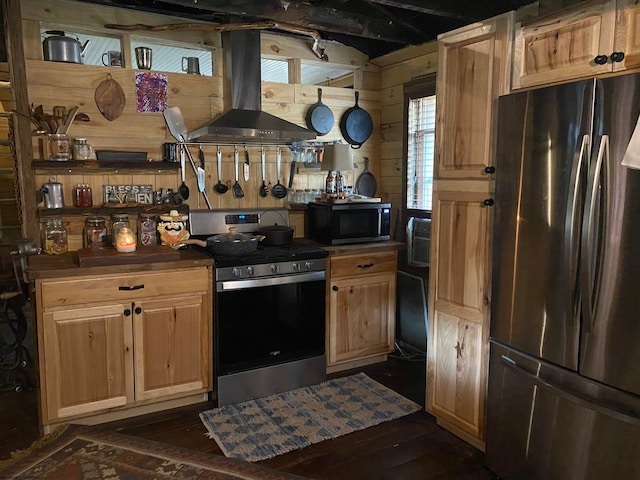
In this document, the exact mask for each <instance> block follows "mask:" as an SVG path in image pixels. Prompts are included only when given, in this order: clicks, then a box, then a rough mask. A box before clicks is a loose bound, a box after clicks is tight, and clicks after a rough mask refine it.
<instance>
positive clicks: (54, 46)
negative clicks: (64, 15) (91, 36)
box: [42, 30, 91, 63]
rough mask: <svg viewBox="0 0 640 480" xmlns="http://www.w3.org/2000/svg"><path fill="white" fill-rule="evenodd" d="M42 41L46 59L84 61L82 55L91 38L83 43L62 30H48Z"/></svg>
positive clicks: (69, 61) (68, 61)
mask: <svg viewBox="0 0 640 480" xmlns="http://www.w3.org/2000/svg"><path fill="white" fill-rule="evenodd" d="M45 33H46V34H47V35H51V36H50V37H47V38H45V39H44V40H43V42H42V51H43V53H44V59H45V60H48V61H50V62H67V63H83V61H82V57H83V55H84V52H85V50H86V49H87V45H89V42H90V41H91V40H87V41H86V42H84V44H81V43H80V41H79V40H78V39H77V38H73V37H70V36H66V35H65V34H64V32H63V31H62V30H47V31H46V32H45Z"/></svg>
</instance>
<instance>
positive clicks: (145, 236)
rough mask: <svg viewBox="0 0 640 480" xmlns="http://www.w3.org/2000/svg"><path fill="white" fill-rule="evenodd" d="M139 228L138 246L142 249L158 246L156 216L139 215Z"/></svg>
mask: <svg viewBox="0 0 640 480" xmlns="http://www.w3.org/2000/svg"><path fill="white" fill-rule="evenodd" d="M139 221H140V226H139V227H138V232H139V236H140V245H141V246H143V247H146V246H149V245H157V244H158V230H157V227H158V225H157V224H158V222H157V220H156V216H155V215H154V214H152V213H141V214H140V217H139Z"/></svg>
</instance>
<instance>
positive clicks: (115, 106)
mask: <svg viewBox="0 0 640 480" xmlns="http://www.w3.org/2000/svg"><path fill="white" fill-rule="evenodd" d="M94 99H95V101H96V105H97V106H98V110H99V111H100V113H101V114H102V116H103V117H104V118H106V119H107V120H109V121H110V122H111V121H113V120H115V119H116V118H118V117H119V116H120V115H122V112H123V110H124V106H125V104H126V103H127V99H126V96H125V94H124V90H123V89H122V87H121V86H120V84H119V83H118V82H116V81H115V80H114V79H113V78H111V74H110V73H108V74H107V79H106V80H103V81H102V82H101V83H100V85H98V87H97V88H96V92H95V94H94ZM185 133H186V129H185Z"/></svg>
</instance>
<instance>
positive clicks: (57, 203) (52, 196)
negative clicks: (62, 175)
mask: <svg viewBox="0 0 640 480" xmlns="http://www.w3.org/2000/svg"><path fill="white" fill-rule="evenodd" d="M36 200H37V202H38V203H40V202H42V201H43V200H44V207H45V208H62V207H64V195H63V194H62V184H61V183H59V182H56V181H55V179H53V178H51V179H49V182H48V183H45V184H44V185H42V186H41V187H40V188H39V189H38V191H37V192H36Z"/></svg>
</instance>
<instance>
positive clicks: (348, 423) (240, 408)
mask: <svg viewBox="0 0 640 480" xmlns="http://www.w3.org/2000/svg"><path fill="white" fill-rule="evenodd" d="M421 408H422V407H420V405H418V404H417V403H414V402H412V401H411V400H408V399H406V398H405V397H403V396H402V395H400V394H398V393H396V392H394V391H393V390H390V389H389V388H387V387H385V386H384V385H381V384H379V383H378V382H376V381H374V380H372V379H371V378H369V377H368V376H367V375H365V374H364V373H358V374H356V375H352V376H349V377H343V378H337V379H335V380H329V381H327V382H323V383H321V384H319V385H314V386H312V387H305V388H298V389H296V390H291V391H289V392H284V393H279V394H276V395H270V396H268V397H264V398H259V399H257V400H249V401H247V402H242V403H238V404H235V405H227V406H225V407H220V408H215V409H213V410H208V411H206V412H202V413H201V414H200V418H201V419H202V422H203V423H204V425H205V427H207V430H208V432H209V433H208V435H209V437H211V438H214V439H215V441H216V443H217V444H218V446H219V447H220V449H221V450H222V451H223V452H224V454H225V455H226V456H227V457H233V458H239V459H242V460H247V461H249V462H257V461H259V460H265V459H267V458H271V457H275V456H276V455H281V454H283V453H286V452H290V451H292V450H298V449H300V448H303V447H306V446H308V445H312V444H314V443H318V442H322V441H323V440H329V439H331V438H336V437H339V436H341V435H345V434H347V433H351V432H355V431H357V430H363V429H365V428H367V427H371V426H373V425H378V424H379V423H382V422H386V421H389V420H394V419H396V418H400V417H402V416H404V415H408V414H410V413H414V412H417V411H418V410H421Z"/></svg>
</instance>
